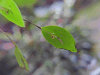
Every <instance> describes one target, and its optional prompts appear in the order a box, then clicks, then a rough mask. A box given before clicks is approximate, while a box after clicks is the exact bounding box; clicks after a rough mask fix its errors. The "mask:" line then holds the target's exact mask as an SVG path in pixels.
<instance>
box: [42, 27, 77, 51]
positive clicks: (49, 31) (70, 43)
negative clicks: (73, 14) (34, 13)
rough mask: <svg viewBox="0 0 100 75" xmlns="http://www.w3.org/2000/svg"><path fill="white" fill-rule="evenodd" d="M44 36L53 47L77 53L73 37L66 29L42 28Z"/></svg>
mask: <svg viewBox="0 0 100 75" xmlns="http://www.w3.org/2000/svg"><path fill="white" fill-rule="evenodd" d="M42 34H43V36H44V37H45V39H46V40H47V41H48V42H49V43H50V44H52V45H53V46H55V47H57V48H60V49H61V48H63V49H66V50H70V51H71V52H77V50H76V48H75V40H74V38H73V36H72V35H71V34H70V33H69V32H68V31H67V30H65V29H64V28H61V27H58V26H46V27H42Z"/></svg>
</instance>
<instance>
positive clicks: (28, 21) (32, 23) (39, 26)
mask: <svg viewBox="0 0 100 75" xmlns="http://www.w3.org/2000/svg"><path fill="white" fill-rule="evenodd" d="M23 20H24V21H27V20H25V19H23ZM27 22H29V23H31V24H33V25H35V26H36V27H38V28H39V29H41V27H40V26H38V25H36V24H34V23H32V22H30V21H27Z"/></svg>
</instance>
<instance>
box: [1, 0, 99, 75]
mask: <svg viewBox="0 0 100 75" xmlns="http://www.w3.org/2000/svg"><path fill="white" fill-rule="evenodd" d="M14 1H15V3H16V4H17V5H18V7H19V9H20V11H21V14H22V16H23V19H26V20H28V21H30V22H33V23H35V24H37V25H38V26H41V27H44V26H49V25H56V26H60V27H63V28H65V29H66V30H68V31H69V32H70V33H71V34H72V35H73V37H74V39H75V41H76V48H77V50H78V52H77V53H72V52H70V51H67V50H63V49H57V48H55V47H54V46H52V45H51V44H49V43H48V42H47V41H46V40H45V38H44V37H43V35H42V33H41V30H40V29H38V28H37V27H35V26H34V25H32V24H30V23H28V22H25V25H26V27H25V28H21V27H18V26H17V25H15V24H14V23H12V22H10V21H8V20H7V19H6V18H5V17H3V16H2V15H1V14H0V28H1V29H2V30H3V31H4V32H6V33H7V34H8V35H9V37H10V38H11V39H12V40H13V41H14V42H15V43H16V44H17V45H18V47H19V48H20V50H21V52H22V53H23V55H24V56H25V58H26V60H27V61H28V64H29V72H28V71H26V70H24V69H22V68H20V67H19V65H18V63H17V61H16V58H15V56H14V49H15V48H14V45H13V44H12V43H11V41H10V40H9V39H8V38H7V37H6V36H5V35H4V34H3V33H2V32H0V75H100V0H14Z"/></svg>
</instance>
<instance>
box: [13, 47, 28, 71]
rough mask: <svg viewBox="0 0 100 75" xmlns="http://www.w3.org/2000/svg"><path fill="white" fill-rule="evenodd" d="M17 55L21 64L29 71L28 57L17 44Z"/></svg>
mask: <svg viewBox="0 0 100 75" xmlns="http://www.w3.org/2000/svg"><path fill="white" fill-rule="evenodd" d="M15 57H16V59H17V62H18V64H19V66H20V67H22V68H25V69H26V70H28V71H29V67H28V63H27V61H26V59H25V58H24V56H23V55H22V53H21V51H20V50H19V48H18V46H17V45H16V46H15Z"/></svg>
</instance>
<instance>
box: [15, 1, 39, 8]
mask: <svg viewBox="0 0 100 75" xmlns="http://www.w3.org/2000/svg"><path fill="white" fill-rule="evenodd" d="M14 2H15V3H16V4H17V5H18V6H19V7H20V6H32V5H33V4H35V3H36V2H37V0H14Z"/></svg>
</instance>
